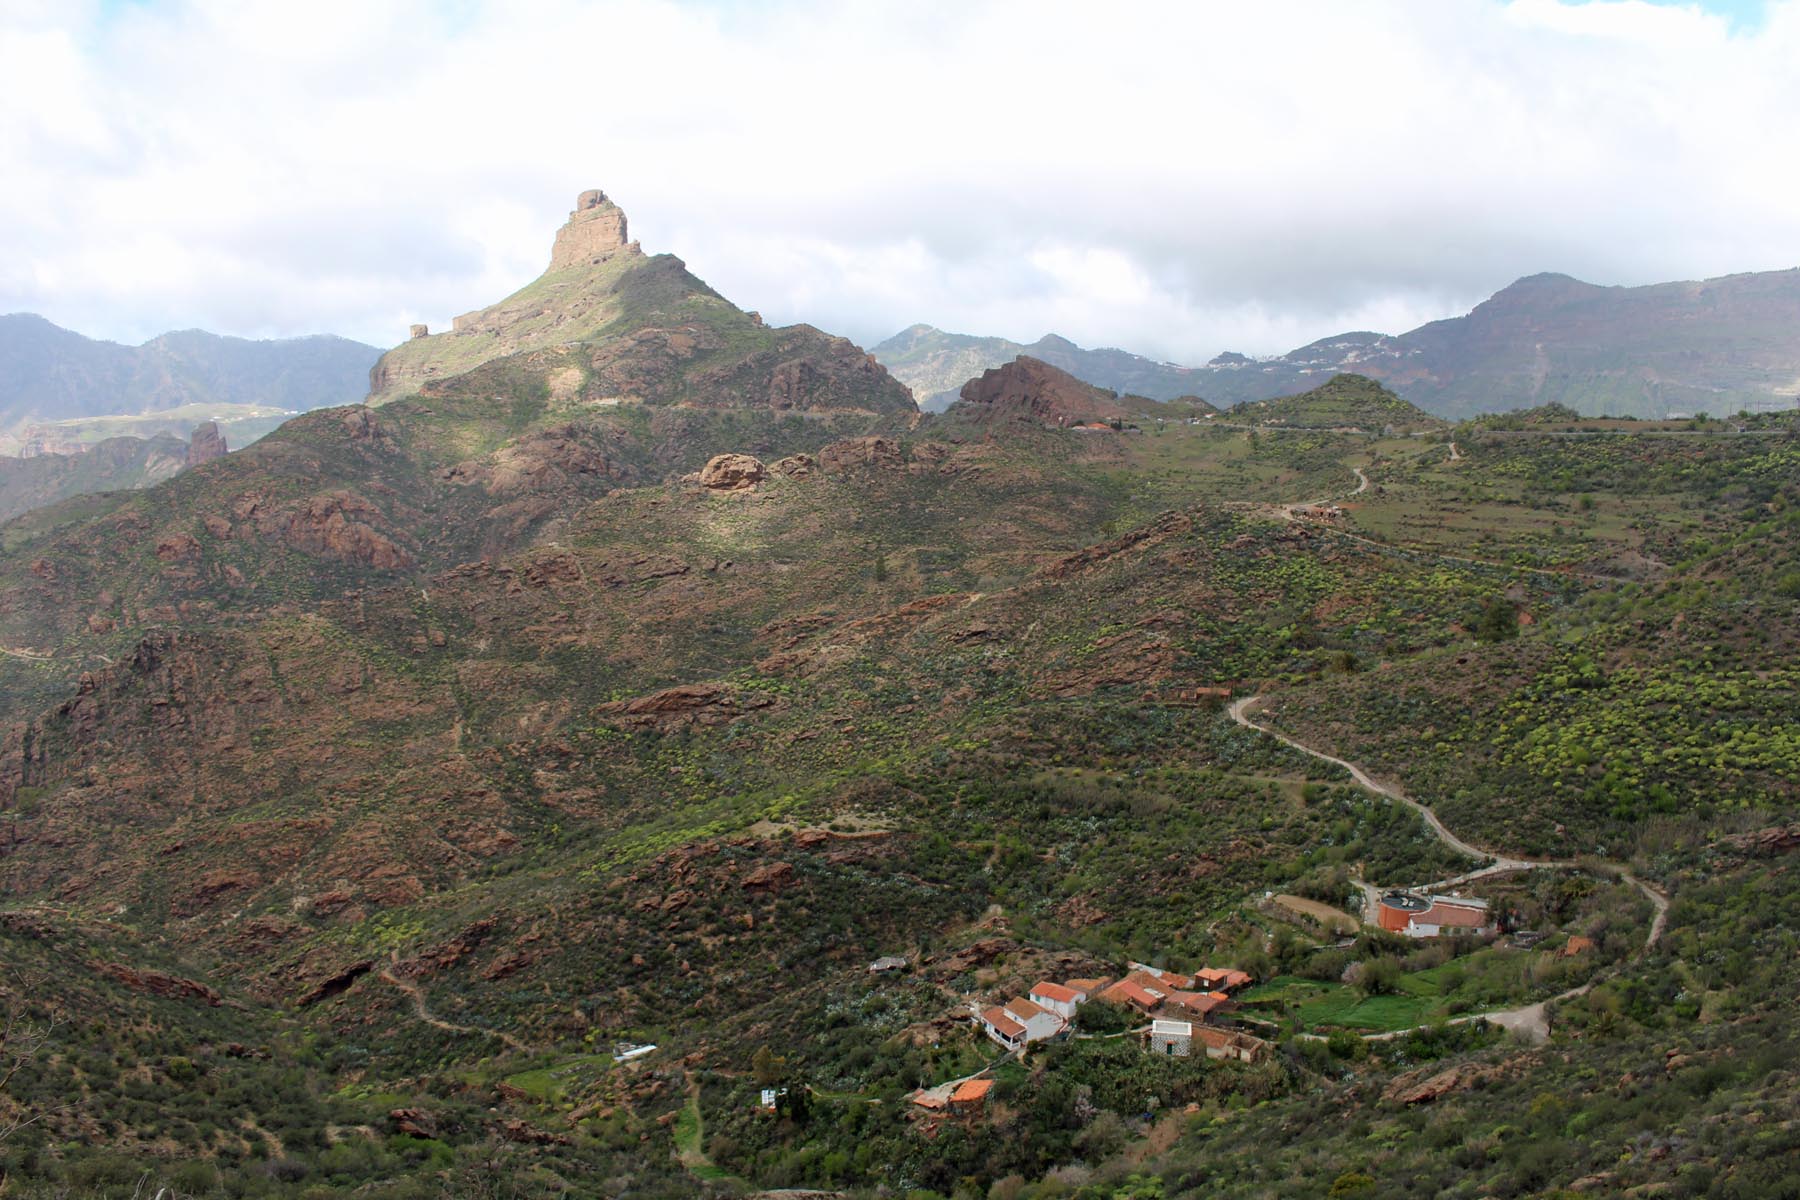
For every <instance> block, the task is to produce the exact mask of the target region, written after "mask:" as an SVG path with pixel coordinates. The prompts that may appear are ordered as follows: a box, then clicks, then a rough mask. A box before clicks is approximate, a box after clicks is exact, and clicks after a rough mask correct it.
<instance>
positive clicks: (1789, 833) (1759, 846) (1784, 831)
mask: <svg viewBox="0 0 1800 1200" xmlns="http://www.w3.org/2000/svg"><path fill="white" fill-rule="evenodd" d="M1724 844H1725V845H1727V846H1730V847H1731V848H1732V849H1733V850H1736V851H1738V852H1739V853H1740V854H1743V855H1745V856H1747V857H1749V858H1769V857H1771V856H1773V855H1777V854H1787V853H1789V852H1791V851H1794V850H1800V825H1787V826H1782V825H1774V826H1771V827H1769V828H1767V829H1757V830H1753V831H1751V832H1750V833H1737V834H1733V835H1731V836H1730V837H1728V838H1725V839H1724Z"/></svg>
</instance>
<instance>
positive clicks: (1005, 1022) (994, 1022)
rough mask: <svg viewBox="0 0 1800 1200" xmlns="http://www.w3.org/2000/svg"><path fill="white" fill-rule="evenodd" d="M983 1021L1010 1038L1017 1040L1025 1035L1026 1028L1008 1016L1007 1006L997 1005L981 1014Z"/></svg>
mask: <svg viewBox="0 0 1800 1200" xmlns="http://www.w3.org/2000/svg"><path fill="white" fill-rule="evenodd" d="M981 1019H982V1020H983V1021H985V1022H987V1023H988V1025H990V1026H992V1027H993V1028H994V1029H997V1030H999V1031H1000V1032H1001V1033H1003V1034H1005V1035H1006V1036H1007V1037H1009V1038H1017V1037H1020V1036H1021V1035H1023V1034H1024V1032H1025V1027H1024V1026H1023V1025H1021V1024H1019V1023H1018V1022H1017V1021H1015V1020H1013V1019H1012V1017H1010V1016H1008V1015H1007V1012H1006V1006H1005V1005H1003V1004H996V1005H995V1006H994V1007H992V1008H990V1009H988V1010H987V1011H986V1012H984V1013H982V1014H981Z"/></svg>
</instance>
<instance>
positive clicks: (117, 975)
mask: <svg viewBox="0 0 1800 1200" xmlns="http://www.w3.org/2000/svg"><path fill="white" fill-rule="evenodd" d="M94 969H95V970H97V971H99V972H100V973H101V974H102V975H107V976H110V977H111V978H113V979H116V980H118V981H119V982H120V983H122V984H124V985H125V986H126V987H128V988H130V989H131V990H132V991H134V992H142V993H144V994H145V995H146V996H161V997H163V998H164V999H166V1000H198V1001H199V1002H200V1003H202V1004H207V1005H210V1006H212V1007H214V1008H217V1007H218V1006H219V1004H220V1003H221V1001H220V998H219V993H218V992H216V991H214V990H213V989H212V988H210V987H208V986H206V985H205V984H204V983H201V982H199V981H198V980H194V979H182V978H181V977H179V976H176V975H169V974H166V973H164V972H162V971H151V970H146V969H142V968H139V967H128V966H126V965H125V964H124V963H113V962H100V963H95V964H94Z"/></svg>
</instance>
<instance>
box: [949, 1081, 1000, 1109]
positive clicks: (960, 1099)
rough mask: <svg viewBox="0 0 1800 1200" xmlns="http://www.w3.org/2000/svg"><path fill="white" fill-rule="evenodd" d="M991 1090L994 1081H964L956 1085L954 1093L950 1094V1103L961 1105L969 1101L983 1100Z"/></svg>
mask: <svg viewBox="0 0 1800 1200" xmlns="http://www.w3.org/2000/svg"><path fill="white" fill-rule="evenodd" d="M993 1090H994V1081H993V1080H991V1079H965V1080H963V1081H962V1082H961V1083H959V1084H957V1085H956V1090H955V1091H954V1092H951V1093H950V1103H952V1104H963V1103H966V1102H968V1101H971V1100H985V1099H987V1094H988V1093H989V1092H991V1091H993Z"/></svg>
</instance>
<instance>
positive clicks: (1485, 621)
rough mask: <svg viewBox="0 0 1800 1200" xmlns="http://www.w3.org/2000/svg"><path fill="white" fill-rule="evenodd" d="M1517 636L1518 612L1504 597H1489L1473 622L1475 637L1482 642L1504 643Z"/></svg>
mask: <svg viewBox="0 0 1800 1200" xmlns="http://www.w3.org/2000/svg"><path fill="white" fill-rule="evenodd" d="M1518 636H1519V610H1518V609H1516V608H1514V607H1513V604H1512V601H1510V600H1508V599H1507V598H1506V597H1505V596H1493V597H1490V598H1489V599H1488V601H1487V603H1486V604H1484V605H1482V608H1481V617H1480V619H1479V620H1477V621H1476V622H1475V637H1476V638H1477V639H1478V640H1480V641H1483V642H1490V643H1491V642H1506V641H1511V640H1512V639H1513V638H1516V637H1518Z"/></svg>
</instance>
